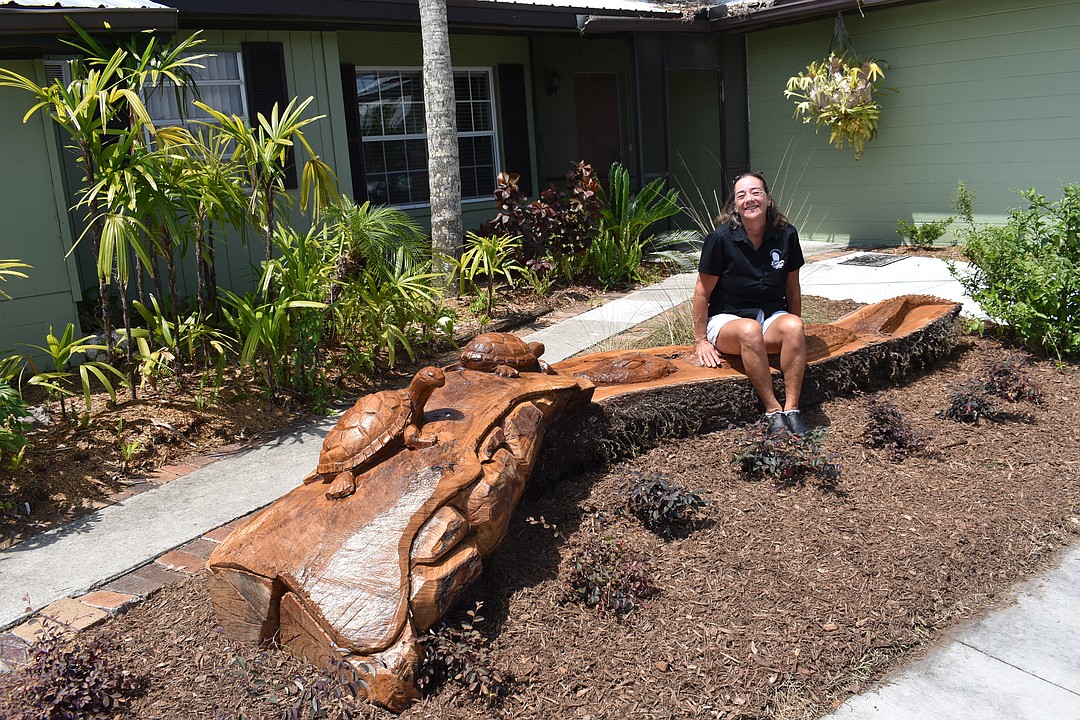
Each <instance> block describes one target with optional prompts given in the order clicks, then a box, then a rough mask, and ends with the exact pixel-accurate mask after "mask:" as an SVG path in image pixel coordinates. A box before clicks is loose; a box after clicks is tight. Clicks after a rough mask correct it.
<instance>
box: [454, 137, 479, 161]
mask: <svg viewBox="0 0 1080 720" xmlns="http://www.w3.org/2000/svg"><path fill="white" fill-rule="evenodd" d="M475 155H476V152H475V151H474V150H473V139H472V138H471V137H464V138H458V164H459V165H461V167H462V168H466V167H472V166H473V165H475V164H476V159H475Z"/></svg>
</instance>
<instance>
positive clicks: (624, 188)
mask: <svg viewBox="0 0 1080 720" xmlns="http://www.w3.org/2000/svg"><path fill="white" fill-rule="evenodd" d="M630 185H631V183H630V173H629V171H627V169H626V168H624V167H623V166H622V165H620V164H619V163H612V165H611V170H610V171H609V173H608V189H607V191H606V192H602V193H601V195H600V201H601V203H602V205H601V211H600V224H599V227H598V234H597V236H596V239H595V240H594V241H593V245H592V246H590V247H589V251H588V253H587V257H588V269H589V270H591V271H592V272H593V273H594V274H595V275H596V278H597V280H598V281H599V282H600V283H601V284H602V285H604V286H605V287H611V286H612V285H617V284H620V283H625V282H628V281H635V280H640V279H641V263H642V261H643V260H645V259H646V256H647V255H648V254H649V253H651V252H653V251H654V250H660V249H663V248H664V245H665V243H671V242H684V241H687V240H690V239H694V238H697V237H698V235H697V233H695V232H690V231H676V232H673V233H659V234H656V235H650V234H648V233H649V230H650V228H651V227H652V226H653V225H654V224H655V223H657V222H659V221H661V220H665V219H667V218H669V217H673V216H675V215H677V214H678V213H679V212H680V210H681V208H680V206H679V191H678V190H676V189H674V188H670V189H665V188H664V181H663V179H662V178H657V179H655V180H653V181H652V182H651V183H649V184H648V185H646V186H645V187H643V188H641V190H639V191H638V192H637V193H636V194H634V193H632V192H631V190H630ZM654 259H662V258H660V257H657V258H654Z"/></svg>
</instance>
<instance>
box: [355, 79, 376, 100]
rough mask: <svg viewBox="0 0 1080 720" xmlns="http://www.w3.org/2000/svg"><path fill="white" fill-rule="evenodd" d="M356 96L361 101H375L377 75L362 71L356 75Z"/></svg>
mask: <svg viewBox="0 0 1080 720" xmlns="http://www.w3.org/2000/svg"><path fill="white" fill-rule="evenodd" d="M356 98H357V100H359V101H360V102H361V103H367V102H375V101H376V100H378V99H379V77H378V75H376V74H375V73H363V74H360V75H357V76H356Z"/></svg>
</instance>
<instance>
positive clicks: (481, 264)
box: [447, 232, 527, 315]
mask: <svg viewBox="0 0 1080 720" xmlns="http://www.w3.org/2000/svg"><path fill="white" fill-rule="evenodd" d="M520 249H521V238H520V237H519V236H517V235H489V236H482V235H477V234H476V233H472V232H470V233H467V234H466V235H465V246H464V249H463V250H462V253H461V258H460V259H455V258H447V261H448V263H449V264H450V265H452V266H453V267H454V271H455V273H457V276H458V288H459V290H460V292H461V293H462V294H465V293H466V292H470V291H471V292H475V293H477V294H479V291H480V287H479V286H480V284H481V283H483V292H484V299H485V302H484V307H485V310H484V313H485V314H486V315H491V308H492V305H493V303H494V301H495V286H496V284H498V283H499V282H500V281H504V282H505V283H506V284H507V285H510V286H513V285H514V283H515V281H516V280H517V279H518V277H522V276H524V275H525V273H526V270H527V269H526V268H525V267H524V266H522V265H521V264H520V263H518V261H517V259H516V257H517V253H518V251H519V250H520Z"/></svg>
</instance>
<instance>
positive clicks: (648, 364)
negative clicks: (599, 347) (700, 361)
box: [574, 352, 677, 385]
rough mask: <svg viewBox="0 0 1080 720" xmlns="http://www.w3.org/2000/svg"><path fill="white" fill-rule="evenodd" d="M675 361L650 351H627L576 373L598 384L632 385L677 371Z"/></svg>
mask: <svg viewBox="0 0 1080 720" xmlns="http://www.w3.org/2000/svg"><path fill="white" fill-rule="evenodd" d="M676 369H677V368H676V367H675V363H673V362H671V361H669V360H665V359H664V358H662V357H656V356H655V355H652V354H650V353H644V352H627V353H623V354H622V355H616V356H615V357H613V358H608V359H607V360H604V361H602V362H599V363H597V364H596V365H594V366H592V367H591V368H589V369H588V370H582V371H580V372H576V373H574V377H580V378H586V379H587V380H591V381H592V382H594V383H596V384H597V385H631V384H633V383H642V382H649V381H651V380H659V379H660V378H663V377H667V376H668V375H670V374H671V373H673V372H675V370H676Z"/></svg>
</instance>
